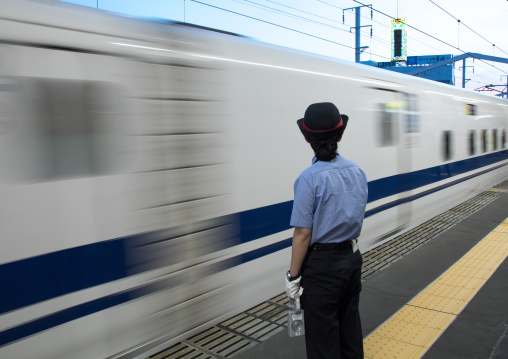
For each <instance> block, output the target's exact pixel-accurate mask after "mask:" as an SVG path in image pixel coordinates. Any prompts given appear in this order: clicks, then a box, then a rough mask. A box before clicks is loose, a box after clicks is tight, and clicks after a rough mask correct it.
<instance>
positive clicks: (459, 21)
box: [429, 0, 508, 55]
mask: <svg viewBox="0 0 508 359" xmlns="http://www.w3.org/2000/svg"><path fill="white" fill-rule="evenodd" d="M429 1H430V2H431V3H433V4H434V5H436V6H437V7H438V8H440V9H441V10H443V11H444V12H445V13H447V14H448V15H450V16H451V17H452V18H454V19H455V20H457V22H458V23H459V26H460V24H462V25H463V26H464V27H466V28H468V29H469V30H471V31H472V32H474V33H475V34H476V35H478V36H479V37H481V38H482V39H483V40H485V41H487V42H488V43H489V44H491V45H492V46H495V45H494V43H493V42H491V41H489V40H488V39H486V38H485V37H483V36H482V35H480V34H479V33H478V32H476V31H475V30H473V29H472V28H471V27H469V26H467V25H466V24H464V22H463V21H461V20H459V19H458V18H457V17H456V16H453V15H452V14H450V13H449V12H448V11H446V10H445V9H443V8H442V7H441V6H439V5H438V4H436V3H435V2H434V1H432V0H429ZM496 48H497V49H498V50H499V51H501V52H503V53H504V54H506V55H508V53H506V52H504V51H503V50H501V49H500V48H499V47H497V46H496Z"/></svg>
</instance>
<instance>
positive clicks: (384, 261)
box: [362, 181, 508, 280]
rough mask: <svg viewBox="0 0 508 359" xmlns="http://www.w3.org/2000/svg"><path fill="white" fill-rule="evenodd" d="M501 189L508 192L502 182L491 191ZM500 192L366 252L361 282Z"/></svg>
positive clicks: (475, 199)
mask: <svg viewBox="0 0 508 359" xmlns="http://www.w3.org/2000/svg"><path fill="white" fill-rule="evenodd" d="M503 186H504V187H503ZM505 187H506V188H508V181H504V182H502V183H500V184H498V185H497V186H495V188H505ZM504 192H505V191H486V192H483V193H480V194H479V195H477V196H475V197H473V198H471V199H470V200H468V201H466V202H464V203H461V204H459V205H458V206H455V207H453V208H451V209H450V210H448V211H446V212H444V213H441V214H439V215H437V216H436V217H434V218H432V219H430V220H428V221H427V222H424V223H422V224H420V225H419V226H418V227H415V228H413V229H411V230H409V231H407V232H405V233H403V234H401V235H400V236H398V237H395V238H393V239H392V240H390V241H389V242H386V243H385V244H382V245H380V246H379V247H376V248H374V249H372V250H370V251H368V252H367V253H365V254H364V255H363V267H362V279H363V280H365V279H367V278H368V277H370V276H371V275H373V274H374V273H376V272H378V271H380V270H382V269H384V268H386V267H388V266H389V265H390V264H392V263H393V262H395V261H396V260H398V259H400V258H402V256H404V255H406V254H407V253H409V252H411V251H413V250H415V249H416V248H418V247H419V246H421V245H422V244H424V243H425V242H427V241H429V240H431V239H432V238H434V237H436V236H437V235H439V234H441V233H443V232H444V231H446V230H447V229H449V228H451V227H453V226H454V225H456V224H457V223H459V222H460V221H462V220H463V219H465V218H467V217H469V216H470V215H471V214H473V213H475V212H477V211H478V210H480V209H482V208H483V207H485V206H486V205H487V204H489V203H491V202H492V201H494V200H496V199H497V198H499V197H500V196H502V195H504Z"/></svg>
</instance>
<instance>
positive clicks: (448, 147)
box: [443, 131, 453, 161]
mask: <svg viewBox="0 0 508 359" xmlns="http://www.w3.org/2000/svg"><path fill="white" fill-rule="evenodd" d="M452 141H453V139H452V131H444V132H443V160H444V161H448V160H449V159H451V158H452V146H453V143H452Z"/></svg>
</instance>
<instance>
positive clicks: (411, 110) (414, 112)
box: [405, 94, 420, 133]
mask: <svg viewBox="0 0 508 359" xmlns="http://www.w3.org/2000/svg"><path fill="white" fill-rule="evenodd" d="M417 100H418V99H417V97H416V95H412V94H406V109H407V115H406V128H405V132H406V133H416V132H420V118H419V116H418V101H417Z"/></svg>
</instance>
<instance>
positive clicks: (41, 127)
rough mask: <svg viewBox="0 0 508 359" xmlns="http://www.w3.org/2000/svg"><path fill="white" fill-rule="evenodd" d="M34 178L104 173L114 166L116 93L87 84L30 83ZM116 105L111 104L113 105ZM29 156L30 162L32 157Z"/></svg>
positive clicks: (96, 84)
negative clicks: (113, 107)
mask: <svg viewBox="0 0 508 359" xmlns="http://www.w3.org/2000/svg"><path fill="white" fill-rule="evenodd" d="M29 87H30V89H29V91H30V94H29V100H30V104H31V105H33V114H32V115H31V116H32V117H33V120H32V124H31V126H32V128H33V130H32V131H33V136H34V140H35V141H36V143H35V144H34V145H32V149H31V150H32V151H34V152H35V153H34V156H35V157H36V162H37V164H36V166H37V167H36V170H35V173H32V175H31V177H32V178H33V179H36V180H42V181H44V180H55V179H62V178H73V177H86V176H94V175H104V174H107V173H109V172H110V170H111V168H112V167H113V164H114V163H116V162H117V161H116V158H115V157H116V155H117V153H118V151H117V149H118V131H117V128H116V127H117V126H116V118H115V116H114V114H115V112H114V111H113V109H112V104H113V103H114V101H112V99H113V98H114V97H115V94H118V89H115V88H112V86H110V85H109V84H106V83H102V82H92V81H78V80H60V79H58V80H57V79H32V80H31V81H30V85H29ZM115 107H116V106H115ZM35 157H34V159H35Z"/></svg>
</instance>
